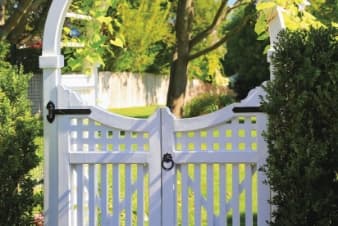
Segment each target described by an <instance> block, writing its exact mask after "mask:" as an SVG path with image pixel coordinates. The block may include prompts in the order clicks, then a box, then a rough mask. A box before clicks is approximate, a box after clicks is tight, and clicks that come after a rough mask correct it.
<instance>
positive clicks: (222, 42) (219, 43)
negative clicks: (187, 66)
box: [188, 15, 251, 61]
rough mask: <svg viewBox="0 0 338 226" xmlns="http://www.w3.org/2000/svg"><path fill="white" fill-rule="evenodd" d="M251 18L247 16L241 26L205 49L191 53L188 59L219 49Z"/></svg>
mask: <svg viewBox="0 0 338 226" xmlns="http://www.w3.org/2000/svg"><path fill="white" fill-rule="evenodd" d="M250 18H251V15H247V16H245V17H244V18H243V20H242V23H241V24H240V25H239V26H237V27H235V28H234V29H232V30H231V31H229V32H227V33H226V34H225V35H224V36H223V37H222V38H221V39H219V40H218V41H216V42H214V44H212V45H211V46H209V47H206V48H205V49H202V50H201V51H198V52H196V53H193V54H191V55H189V58H188V60H189V61H191V60H193V59H196V58H198V57H200V56H202V55H205V54H207V53H209V52H211V51H213V50H215V49H217V48H218V47H220V46H221V45H223V44H224V43H225V42H226V41H227V40H228V38H229V37H231V36H232V35H234V34H236V33H237V32H239V31H240V30H241V29H242V28H243V27H244V25H245V24H246V23H247V22H248V21H249V19H250Z"/></svg>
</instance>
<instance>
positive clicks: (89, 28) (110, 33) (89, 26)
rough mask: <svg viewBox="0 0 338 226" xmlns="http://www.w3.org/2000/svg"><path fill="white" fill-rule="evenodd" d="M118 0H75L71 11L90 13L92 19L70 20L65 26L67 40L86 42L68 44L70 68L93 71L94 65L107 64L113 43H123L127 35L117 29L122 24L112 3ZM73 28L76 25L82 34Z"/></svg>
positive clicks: (65, 40)
mask: <svg viewBox="0 0 338 226" xmlns="http://www.w3.org/2000/svg"><path fill="white" fill-rule="evenodd" d="M114 3H115V0H110V1H100V0H86V1H79V0H78V1H74V2H73V4H72V5H71V6H70V11H71V12H74V13H77V14H82V15H87V16H89V17H90V19H87V20H79V19H76V18H75V19H72V18H70V19H69V20H66V22H65V26H64V28H63V42H64V43H67V42H68V43H69V42H75V43H79V44H80V45H82V47H80V48H75V49H74V48H66V49H65V50H64V54H65V56H66V60H67V65H68V67H69V68H66V70H72V71H74V70H75V71H82V72H84V73H86V74H91V72H92V69H93V67H95V66H99V65H102V66H104V65H105V60H104V55H105V54H106V53H107V52H108V53H110V54H114V53H113V52H112V51H111V48H112V47H113V46H116V47H120V48H121V47H123V45H124V38H123V36H122V35H121V34H120V33H117V32H116V31H115V30H116V29H117V28H118V27H119V26H120V23H119V21H118V19H117V18H114V17H112V15H111V10H110V9H111V7H112V6H113V5H114ZM72 29H76V31H78V32H79V35H75V36H74V35H73V36H72V35H71V32H72Z"/></svg>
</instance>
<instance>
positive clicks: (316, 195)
mask: <svg viewBox="0 0 338 226" xmlns="http://www.w3.org/2000/svg"><path fill="white" fill-rule="evenodd" d="M337 37H338V32H337V29H336V28H329V29H324V28H321V29H317V30H316V29H311V30H310V31H295V32H290V31H284V32H282V33H281V34H280V35H279V39H278V41H279V42H278V43H276V52H275V54H274V56H273V64H274V73H275V80H274V81H272V82H269V83H268V85H267V87H266V91H267V94H268V95H267V102H265V103H264V104H263V107H264V109H265V111H266V112H267V113H268V115H269V125H268V129H267V133H266V139H267V142H268V147H269V157H268V158H267V165H266V166H265V167H264V170H265V172H266V173H267V177H268V183H269V184H270V185H271V189H272V191H273V198H272V200H271V203H272V204H273V205H275V206H276V207H277V208H276V209H275V211H274V212H273V222H271V225H275V226H276V225H278V226H333V225H338V139H337V136H338V88H337V86H338V43H337Z"/></svg>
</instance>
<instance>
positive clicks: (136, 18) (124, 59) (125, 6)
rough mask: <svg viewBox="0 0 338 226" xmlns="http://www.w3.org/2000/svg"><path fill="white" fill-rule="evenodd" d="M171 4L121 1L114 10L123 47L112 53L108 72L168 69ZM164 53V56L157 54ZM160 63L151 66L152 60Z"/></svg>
mask: <svg viewBox="0 0 338 226" xmlns="http://www.w3.org/2000/svg"><path fill="white" fill-rule="evenodd" d="M170 9H171V4H170V2H168V1H164V0H154V1H147V0H139V1H121V2H120V3H119V4H118V5H117V8H116V11H117V16H118V17H120V18H121V27H120V32H121V33H122V34H123V35H124V36H125V46H124V48H123V49H120V50H119V51H118V52H117V54H116V59H115V60H114V62H113V64H112V65H111V67H110V68H109V69H111V70H112V71H131V72H145V71H148V72H149V69H150V70H153V71H151V72H154V70H156V69H157V70H159V71H161V70H163V69H164V67H167V68H168V66H169V64H168V62H169V61H170V59H169V52H168V49H171V48H172V45H173V42H174V36H173V34H172V33H171V31H172V26H171V24H170V23H169V16H170ZM163 52H166V54H165V55H161V53H163ZM158 56H162V57H164V58H165V60H164V62H161V61H157V62H156V63H158V64H162V65H158V66H157V67H155V66H154V64H155V61H156V58H157V57H158Z"/></svg>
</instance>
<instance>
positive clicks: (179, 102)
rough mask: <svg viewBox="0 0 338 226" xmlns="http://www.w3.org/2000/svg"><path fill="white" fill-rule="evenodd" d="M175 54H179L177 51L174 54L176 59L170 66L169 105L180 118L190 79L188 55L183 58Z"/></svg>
mask: <svg viewBox="0 0 338 226" xmlns="http://www.w3.org/2000/svg"><path fill="white" fill-rule="evenodd" d="M175 56H177V53H175V54H174V60H173V62H172V64H171V67H170V80H169V90H168V96H167V106H168V107H169V108H170V111H171V112H172V113H173V114H174V115H175V116H176V117H178V118H180V117H182V114H183V105H184V99H185V91H186V86H187V80H188V77H187V68H188V57H186V58H185V59H182V58H177V57H175Z"/></svg>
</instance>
